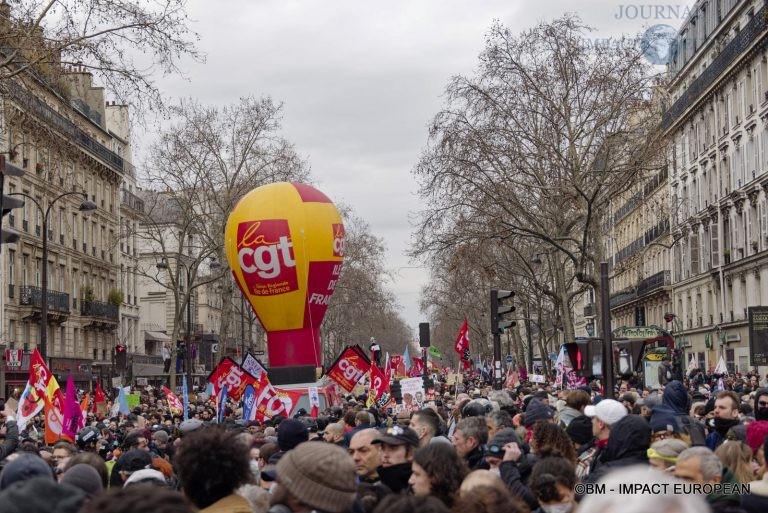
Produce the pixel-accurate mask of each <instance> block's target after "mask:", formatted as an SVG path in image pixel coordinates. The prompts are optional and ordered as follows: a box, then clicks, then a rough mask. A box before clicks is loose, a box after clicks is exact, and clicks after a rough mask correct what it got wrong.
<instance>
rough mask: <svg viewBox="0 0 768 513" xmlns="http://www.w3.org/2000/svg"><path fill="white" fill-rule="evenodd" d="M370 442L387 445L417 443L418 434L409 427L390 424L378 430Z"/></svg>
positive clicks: (415, 444) (413, 444) (414, 445)
mask: <svg viewBox="0 0 768 513" xmlns="http://www.w3.org/2000/svg"><path fill="white" fill-rule="evenodd" d="M371 443H372V444H387V445H411V446H413V447H416V446H417V445H419V435H417V434H416V431H414V430H413V429H411V428H409V427H403V426H392V427H390V428H386V429H383V430H381V431H379V434H378V436H377V437H376V438H375V439H374V440H372V441H371Z"/></svg>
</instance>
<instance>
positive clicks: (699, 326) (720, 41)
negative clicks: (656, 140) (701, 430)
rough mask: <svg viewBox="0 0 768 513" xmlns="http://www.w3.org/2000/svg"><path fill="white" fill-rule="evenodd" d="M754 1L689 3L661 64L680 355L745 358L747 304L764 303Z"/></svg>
mask: <svg viewBox="0 0 768 513" xmlns="http://www.w3.org/2000/svg"><path fill="white" fill-rule="evenodd" d="M767 13H768V8H766V5H765V2H763V1H762V0H746V1H736V0H709V1H699V2H697V3H696V4H695V6H694V7H693V8H692V9H691V14H690V16H689V18H688V19H687V20H686V21H685V23H684V24H683V26H682V27H681V29H680V31H679V33H678V37H677V42H676V52H675V54H674V57H673V60H672V62H671V63H670V66H669V73H670V85H669V88H668V92H669V96H670V105H669V108H668V109H667V110H666V112H665V115H664V120H663V126H664V129H665V131H666V134H667V136H668V139H669V184H670V202H671V207H672V212H671V216H670V221H671V230H672V236H673V238H674V240H675V241H676V243H675V245H674V252H673V255H672V261H673V265H672V283H673V290H674V292H673V296H674V297H673V303H672V308H671V312H673V313H674V314H675V317H676V321H677V323H678V326H679V330H678V337H679V340H680V341H681V345H682V346H683V347H684V348H685V351H686V361H688V359H689V358H693V359H695V360H697V363H698V365H699V366H700V367H703V368H707V369H711V368H713V367H714V366H715V365H716V363H717V360H718V359H719V358H720V356H722V357H724V359H725V361H726V364H727V365H728V368H729V370H731V371H741V372H745V371H747V370H749V369H751V368H752V366H751V364H750V361H749V343H748V315H747V313H748V310H747V309H748V308H749V307H750V306H758V305H766V304H768V251H766V250H768V222H767V221H766V216H767V215H768V212H767V210H766V209H767V208H768V206H767V205H766V199H767V196H766V191H767V190H768V123H767V122H766V120H767V119H768V53H766V42H768V39H767V36H768V25H766V14H767Z"/></svg>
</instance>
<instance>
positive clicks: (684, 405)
mask: <svg viewBox="0 0 768 513" xmlns="http://www.w3.org/2000/svg"><path fill="white" fill-rule="evenodd" d="M660 407H661V408H666V409H667V410H670V411H672V412H673V414H674V416H675V419H676V420H677V423H678V426H679V428H680V432H681V433H683V434H686V435H688V436H690V437H691V445H692V446H704V445H706V434H705V432H704V424H702V423H701V422H699V421H697V420H696V419H694V418H693V417H691V416H690V415H689V414H688V413H689V412H690V411H691V396H690V395H688V391H687V390H686V389H685V385H683V384H682V383H681V382H679V381H670V382H669V383H668V384H667V386H665V387H664V394H663V395H662V396H661V406H660Z"/></svg>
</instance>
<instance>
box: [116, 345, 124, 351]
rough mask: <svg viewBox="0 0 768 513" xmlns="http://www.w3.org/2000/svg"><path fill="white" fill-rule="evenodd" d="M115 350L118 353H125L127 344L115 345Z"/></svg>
mask: <svg viewBox="0 0 768 513" xmlns="http://www.w3.org/2000/svg"><path fill="white" fill-rule="evenodd" d="M115 351H116V352H118V353H124V352H125V346H124V345H122V344H118V345H116V346H115Z"/></svg>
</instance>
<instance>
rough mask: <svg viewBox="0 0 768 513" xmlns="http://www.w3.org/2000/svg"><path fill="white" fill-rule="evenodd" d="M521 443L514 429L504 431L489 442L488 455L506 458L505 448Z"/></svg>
mask: <svg viewBox="0 0 768 513" xmlns="http://www.w3.org/2000/svg"><path fill="white" fill-rule="evenodd" d="M512 442H514V443H517V444H519V443H520V439H519V438H517V433H515V430H514V429H512V428H507V429H502V430H500V431H499V432H498V433H496V435H495V436H494V437H493V438H491V441H490V442H488V455H489V456H496V457H497V458H501V457H503V456H504V446H505V445H507V444H508V443H512Z"/></svg>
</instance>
